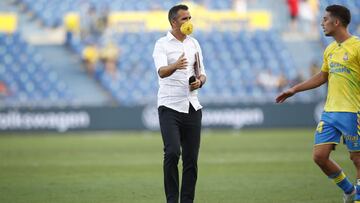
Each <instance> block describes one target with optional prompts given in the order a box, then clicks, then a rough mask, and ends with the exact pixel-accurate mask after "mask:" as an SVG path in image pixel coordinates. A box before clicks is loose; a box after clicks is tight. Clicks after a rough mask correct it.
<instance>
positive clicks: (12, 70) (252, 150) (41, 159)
mask: <svg viewBox="0 0 360 203" xmlns="http://www.w3.org/2000/svg"><path fill="white" fill-rule="evenodd" d="M178 3H184V4H186V5H188V6H189V7H190V12H191V15H192V21H193V24H194V33H193V36H194V37H195V38H196V39H198V41H199V42H200V45H201V47H202V51H203V56H204V64H205V68H206V71H207V83H206V85H205V86H204V87H203V88H202V89H201V90H200V91H199V99H200V101H201V103H202V104H203V106H204V109H203V127H204V131H203V135H205V136H204V138H203V143H202V148H201V153H200V154H201V157H200V165H201V167H200V175H199V177H200V180H199V186H198V188H199V189H198V191H199V192H198V196H197V200H198V202H222V203H223V202H245V203H251V202H276V203H279V202H287V203H289V202H297V203H299V202H303V203H311V202H313V203H321V202H323V203H330V202H334V203H335V202H340V198H341V197H340V196H341V195H340V192H339V191H338V190H337V189H336V188H335V187H334V186H333V185H332V184H331V183H330V181H326V178H324V177H323V175H322V174H321V172H320V171H319V170H318V169H317V168H316V167H315V166H314V164H312V161H311V148H312V134H313V131H314V129H315V126H316V124H317V122H318V120H319V116H320V114H321V112H322V108H323V103H324V100H325V98H326V86H325V85H324V86H323V87H321V88H317V89H315V90H311V91H307V92H303V93H299V94H297V95H295V96H294V97H293V98H291V99H289V100H288V101H287V102H286V103H285V104H282V105H276V104H275V97H276V95H277V94H278V93H280V92H281V91H282V90H284V89H286V88H288V87H290V86H292V85H294V84H296V83H298V82H301V81H304V80H306V79H308V78H310V77H311V76H312V75H314V74H316V73H317V72H319V71H320V68H321V65H322V54H323V51H324V49H325V47H326V46H327V45H328V44H329V43H330V42H331V41H332V40H333V39H332V38H327V37H324V35H323V33H322V28H321V26H320V23H321V19H322V14H323V13H324V9H325V8H326V6H328V5H330V4H341V5H344V6H346V7H348V8H349V9H350V10H351V13H352V23H351V25H350V27H349V29H350V32H351V33H352V34H354V35H359V32H360V29H359V28H360V27H359V25H360V13H359V12H360V0H319V1H318V0H193V1H184V2H179V1H178V0H167V1H162V0H51V1H50V0H0V132H1V135H2V136H0V171H1V173H0V174H1V175H0V179H1V180H2V181H0V182H1V183H0V201H1V202H124V203H128V202H136V203H139V202H147V203H148V202H162V201H163V200H164V197H163V193H162V190H163V189H162V173H161V164H162V162H161V161H162V142H161V137H160V133H159V131H158V129H159V123H158V115H157V107H156V99H157V89H158V78H157V77H158V76H157V73H156V68H155V66H154V63H153V59H152V52H153V48H154V45H155V42H156V40H157V39H158V38H160V37H162V36H165V35H166V32H167V31H168V30H169V29H170V25H169V22H168V20H167V12H168V10H169V9H170V8H171V7H172V6H174V5H175V4H178ZM218 129H220V130H218ZM129 130H130V131H131V132H129ZM80 131H82V132H80ZM108 131H111V132H108ZM58 132H62V133H61V134H59V133H58ZM63 132H68V133H66V134H63ZM39 135H40V136H39ZM43 135H56V136H43ZM59 135H60V136H59ZM63 135H64V136H63ZM83 135H87V136H83ZM119 135H120V136H119ZM149 135H150V136H149ZM207 135H208V136H207ZM341 150H344V149H340V151H341ZM344 151H345V150H344ZM344 153H345V152H344ZM336 160H338V161H339V163H340V164H342V165H343V166H344V170H345V171H346V170H348V171H349V175H350V178H351V177H353V176H352V174H354V173H350V172H354V170H353V169H352V167H351V164H350V162H346V160H347V157H346V156H338V157H337V159H336ZM244 174H246V175H244ZM280 174H281V175H280ZM254 180H256V181H254ZM293 180H295V183H296V184H294V181H293ZM274 185H275V186H279V187H274ZM215 186H216V187H215ZM283 187H286V188H287V191H286V194H284V192H283V189H281V188H283ZM215 188H216V189H215ZM315 188H316V189H315ZM294 196H295V197H296V198H294Z"/></svg>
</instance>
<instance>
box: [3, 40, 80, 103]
mask: <svg viewBox="0 0 360 203" xmlns="http://www.w3.org/2000/svg"><path fill="white" fill-rule="evenodd" d="M0 44H1V45H3V46H0V81H2V82H4V83H5V85H6V86H7V88H8V91H9V95H8V96H6V97H5V98H3V99H2V100H1V103H2V104H5V105H18V104H20V105H24V104H25V105H32V104H37V105H41V104H47V103H51V104H62V103H64V104H65V103H68V102H71V101H72V98H73V96H71V93H70V92H69V90H68V89H67V87H66V85H65V84H64V83H63V82H62V81H61V80H60V79H59V77H58V75H57V73H56V72H54V71H52V70H51V69H49V68H48V67H47V66H46V65H45V64H44V61H45V59H43V58H42V57H41V56H40V55H39V54H38V53H37V51H36V49H35V48H34V47H32V46H30V45H28V44H27V43H26V42H25V41H24V40H22V39H21V37H20V34H19V33H14V34H11V35H7V34H0Z"/></svg>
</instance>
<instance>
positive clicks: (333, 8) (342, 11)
mask: <svg viewBox="0 0 360 203" xmlns="http://www.w3.org/2000/svg"><path fill="white" fill-rule="evenodd" d="M325 10H326V11H327V12H329V13H330V15H331V16H333V17H335V18H338V19H339V20H340V22H341V23H342V24H343V25H344V27H347V26H348V25H349V23H350V21H351V14H350V11H349V9H348V8H346V7H345V6H341V5H336V4H334V5H330V6H328V7H326V9H325Z"/></svg>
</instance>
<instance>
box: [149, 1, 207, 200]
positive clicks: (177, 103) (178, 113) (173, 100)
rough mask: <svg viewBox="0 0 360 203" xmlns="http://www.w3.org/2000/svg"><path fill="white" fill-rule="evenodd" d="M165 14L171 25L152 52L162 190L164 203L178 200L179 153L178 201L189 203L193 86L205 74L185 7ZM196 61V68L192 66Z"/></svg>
mask: <svg viewBox="0 0 360 203" xmlns="http://www.w3.org/2000/svg"><path fill="white" fill-rule="evenodd" d="M168 18H169V22H170V24H171V27H172V29H171V31H169V32H168V33H167V35H166V36H165V37H162V38H160V39H159V40H158V41H157V42H156V44H155V48H154V53H153V58H154V62H155V66H156V69H157V73H158V76H159V86H160V87H159V92H158V111H159V120H160V128H161V134H162V138H163V143H164V153H165V155H164V184H165V194H166V199H167V202H168V203H177V202H178V201H179V172H178V167H177V165H178V161H179V158H180V155H181V154H182V162H183V172H182V184H181V191H180V202H181V203H190V202H193V201H194V196H195V185H196V180H197V160H198V154H199V147H200V132H201V118H202V113H201V108H202V106H201V105H200V103H199V100H198V98H197V89H199V88H201V87H202V86H203V85H204V84H205V82H206V74H205V70H204V65H203V62H202V60H203V57H202V52H201V48H200V45H199V43H198V42H197V40H196V39H194V38H192V37H190V36H188V35H189V34H191V31H192V24H191V23H190V21H189V20H190V18H191V16H190V13H189V11H188V7H187V6H185V5H177V6H174V7H173V8H171V9H170V10H169V16H168ZM196 53H198V54H199V59H198V60H196V57H195V55H196ZM196 61H197V63H198V65H199V66H198V68H199V71H195V69H194V68H195V62H196ZM196 72H199V73H198V74H196ZM194 75H197V77H192V76H194ZM191 77H192V79H190V78H191Z"/></svg>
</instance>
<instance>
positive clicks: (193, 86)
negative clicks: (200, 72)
mask: <svg viewBox="0 0 360 203" xmlns="http://www.w3.org/2000/svg"><path fill="white" fill-rule="evenodd" d="M200 86H201V81H200V79H196V80H195V81H194V82H192V83H191V84H190V91H194V90H196V89H199V88H200Z"/></svg>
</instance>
